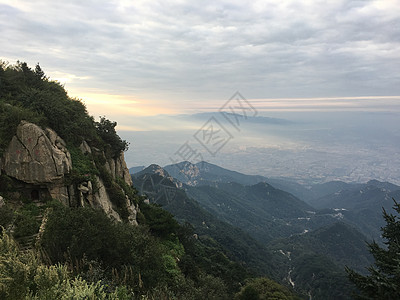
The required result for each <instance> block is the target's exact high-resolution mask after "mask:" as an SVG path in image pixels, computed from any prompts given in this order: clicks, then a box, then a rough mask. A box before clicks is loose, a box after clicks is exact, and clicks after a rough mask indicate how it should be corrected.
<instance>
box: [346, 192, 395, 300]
mask: <svg viewBox="0 0 400 300" xmlns="http://www.w3.org/2000/svg"><path fill="white" fill-rule="evenodd" d="M393 201H394V200H393ZM393 208H394V210H395V212H396V215H393V214H391V213H390V214H389V213H387V212H386V211H385V210H384V209H383V218H384V219H385V221H386V225H385V226H384V227H382V228H381V231H382V237H383V238H384V239H385V242H384V244H385V247H381V246H380V245H379V244H377V243H376V242H372V243H368V247H369V251H370V252H371V254H372V255H373V256H374V259H375V264H374V265H373V266H370V267H369V268H368V272H369V274H368V275H366V276H364V275H361V274H359V273H357V272H355V271H354V270H352V269H350V268H346V271H347V273H348V275H349V278H350V280H351V281H352V282H353V283H354V284H355V286H356V287H357V289H358V291H359V293H355V294H354V298H356V299H388V300H391V299H393V300H394V299H400V205H399V204H398V203H397V202H396V201H394V207H393Z"/></svg>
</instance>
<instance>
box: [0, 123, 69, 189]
mask: <svg viewBox="0 0 400 300" xmlns="http://www.w3.org/2000/svg"><path fill="white" fill-rule="evenodd" d="M2 169H3V170H4V172H5V173H6V174H7V175H8V176H11V177H14V178H16V179H18V180H21V181H23V182H27V183H34V184H40V183H52V182H55V181H57V180H59V179H62V178H63V177H64V175H65V174H67V173H69V172H70V171H71V170H72V161H71V155H70V153H69V152H68V150H67V148H66V145H65V142H64V141H63V140H62V139H61V138H60V137H59V136H58V135H57V134H56V133H55V132H54V131H53V130H51V129H46V130H42V129H41V128H40V127H39V126H37V125H35V124H32V123H28V122H25V121H22V122H21V124H20V125H19V126H18V128H17V133H16V135H15V136H14V137H13V138H12V140H11V142H10V144H9V146H8V149H7V151H6V152H5V154H4V156H3V163H2Z"/></svg>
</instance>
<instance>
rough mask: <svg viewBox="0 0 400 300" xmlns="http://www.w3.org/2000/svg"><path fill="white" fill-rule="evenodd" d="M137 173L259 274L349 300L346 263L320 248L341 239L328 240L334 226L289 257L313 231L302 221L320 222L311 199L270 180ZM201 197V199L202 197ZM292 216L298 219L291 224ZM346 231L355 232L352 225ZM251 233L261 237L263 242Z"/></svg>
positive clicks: (180, 214)
mask: <svg viewBox="0 0 400 300" xmlns="http://www.w3.org/2000/svg"><path fill="white" fill-rule="evenodd" d="M217 170H218V168H217ZM225 174H226V173H225ZM132 177H133V182H134V184H135V185H136V186H137V187H138V189H139V190H140V191H142V192H144V193H145V194H146V195H148V196H149V198H150V202H155V203H157V204H160V205H162V207H163V208H165V209H166V210H168V211H170V212H171V213H173V214H174V215H175V218H176V219H177V220H179V221H180V222H181V223H184V222H190V223H191V224H193V226H194V232H195V233H196V234H197V235H198V238H199V239H200V240H202V239H205V238H207V237H209V238H211V239H212V240H215V241H217V242H219V243H220V244H221V245H222V246H223V249H224V250H225V251H227V253H229V255H230V257H232V258H234V259H235V260H236V261H242V262H244V263H245V264H246V265H247V266H249V267H251V268H252V269H253V270H257V272H259V274H268V275H269V276H272V277H273V278H275V279H276V280H280V281H284V282H286V283H287V284H288V285H291V283H293V284H294V288H295V289H296V290H297V291H298V292H300V293H308V294H309V295H312V297H313V298H314V299H349V296H347V295H346V294H349V293H350V284H349V282H348V280H347V278H346V274H345V273H344V271H343V267H342V266H341V265H338V264H337V263H336V262H335V261H333V260H332V259H331V258H330V257H329V256H327V253H325V252H323V251H320V249H325V248H329V247H331V246H332V245H334V243H335V240H333V241H332V242H329V239H328V241H324V238H325V239H327V236H328V235H334V233H330V232H329V230H328V229H326V230H325V232H326V234H325V233H324V231H321V232H317V231H316V233H315V235H314V233H313V235H312V237H313V239H312V240H311V238H310V240H307V242H309V243H311V241H312V243H314V244H315V248H316V249H318V251H310V249H308V248H307V250H304V251H303V248H306V247H305V246H303V247H302V248H300V247H299V249H298V251H297V252H296V253H295V255H294V256H293V259H294V258H295V260H293V262H294V264H292V263H291V262H292V260H291V259H292V258H290V260H289V259H288V256H287V255H288V252H290V245H291V244H290V243H291V241H292V239H293V244H296V238H297V237H303V236H307V235H308V234H304V235H303V234H302V233H304V232H306V231H307V230H304V229H303V228H304V227H301V226H300V225H304V224H313V222H314V221H310V220H311V218H312V217H313V216H314V218H315V215H316V213H315V214H314V213H313V212H312V211H308V210H309V209H312V208H311V207H310V206H309V205H308V204H306V203H304V202H303V201H301V200H299V199H297V198H296V197H294V196H293V195H291V194H289V193H286V192H284V191H281V190H279V189H275V188H274V187H272V186H271V185H269V184H267V183H265V182H260V183H257V184H255V185H250V186H244V185H241V184H239V183H235V182H230V183H224V182H221V181H219V182H215V181H214V182H213V186H207V185H201V186H190V185H186V184H182V183H181V182H179V181H177V180H176V179H175V178H173V177H172V176H170V174H169V173H168V172H167V171H166V170H164V169H163V168H161V167H160V166H157V165H150V166H149V167H148V168H145V169H144V170H142V171H141V172H139V173H137V174H134V175H133V176H132ZM209 182H210V181H209ZM195 199H196V200H198V199H201V202H200V201H199V202H197V201H195ZM335 215H336V214H335V211H332V214H326V215H321V216H319V217H320V218H322V219H324V220H329V222H326V223H324V222H321V223H320V224H319V226H322V225H324V224H328V225H329V224H330V225H332V222H336V221H337V219H336V218H335ZM316 219H317V218H316ZM288 220H291V222H292V224H289V225H288ZM228 223H229V224H228ZM317 223H318V222H316V221H315V228H317V227H318V226H317ZM299 224H300V225H299ZM236 226H238V227H239V226H240V227H241V228H242V229H243V230H240V229H238V228H237V227H236ZM297 226H298V227H297ZM288 228H290V229H288ZM293 228H297V230H298V231H297V232H296V234H295V233H293V232H291V231H292V230H293ZM307 228H309V227H307ZM344 228H347V227H346V226H344ZM309 230H310V233H309V234H311V229H309ZM245 231H246V232H247V233H246V232H245ZM332 232H334V230H332ZM341 232H342V234H343V235H346V236H351V234H348V233H347V232H346V229H343V230H342V231H341ZM249 235H251V236H255V237H257V236H258V240H259V241H261V242H262V243H263V244H260V243H259V242H257V241H255V240H254V239H253V238H251V237H250V236H249ZM282 237H286V239H282ZM310 237H311V235H310ZM277 238H278V239H277ZM279 238H280V239H279ZM319 239H321V241H320V240H319ZM357 241H358V239H357ZM267 242H269V243H267ZM275 242H276V244H275ZM346 242H347V243H349V244H350V245H352V243H351V239H346ZM302 243H303V242H302ZM302 243H300V242H297V245H301V244H302ZM303 244H306V243H305V242H304V243H303ZM319 244H321V245H319ZM309 245H310V244H307V247H308V246H309ZM363 246H364V245H363ZM277 247H280V248H279V249H278V248H277ZM351 247H352V246H351ZM351 247H349V248H350V249H352V248H351ZM355 247H356V246H355ZM279 250H281V251H279ZM283 251H286V252H283ZM327 252H329V251H327ZM282 253H284V254H285V255H283V254H282ZM329 253H330V252H329ZM357 254H358V252H355V255H357ZM342 255H346V253H343V252H338V257H340V259H341V260H343V261H344V260H345V257H342ZM352 258H353V256H352V257H351V258H350V260H351V259H352ZM339 262H340V261H339ZM357 262H358V261H356V262H355V263H354V262H352V261H351V264H350V265H352V266H354V265H356V264H357ZM301 270H304V272H300V271H301ZM289 272H290V274H289V276H288V273H289ZM290 276H292V277H290ZM288 278H289V279H290V280H289V279H288ZM332 280H333V281H334V282H336V286H335V287H333V286H332V285H331V282H332ZM292 286H293V285H292Z"/></svg>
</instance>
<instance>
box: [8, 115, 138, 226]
mask: <svg viewBox="0 0 400 300" xmlns="http://www.w3.org/2000/svg"><path fill="white" fill-rule="evenodd" d="M79 148H80V150H81V151H82V153H84V154H85V153H92V152H93V151H95V152H98V153H99V152H100V153H102V155H103V156H104V158H105V155H104V153H103V152H102V151H101V150H99V149H95V148H93V149H91V148H90V146H89V144H88V143H87V142H86V141H83V142H82V144H81V146H80V147H79ZM93 164H95V163H94V161H93ZM72 168H73V165H72V160H71V154H70V153H69V151H68V150H67V148H66V144H65V142H64V141H63V140H62V139H61V138H60V137H59V136H58V135H57V133H56V132H54V131H53V130H52V129H50V128H46V129H42V128H40V127H39V126H37V125H35V124H32V123H28V122H25V121H22V122H21V123H20V125H19V126H18V128H17V133H16V135H15V136H14V137H13V138H12V140H11V142H10V144H9V146H8V148H7V150H6V152H5V153H4V155H3V157H2V159H0V171H1V173H3V172H4V173H5V174H7V175H8V176H10V177H13V178H15V179H18V180H19V181H20V183H19V185H20V189H21V191H23V190H28V191H34V190H35V192H34V194H35V195H37V196H36V197H38V198H39V194H40V193H39V191H38V190H39V189H40V190H44V191H46V193H47V194H48V195H49V197H51V198H53V199H57V200H59V201H60V202H62V203H63V204H64V205H66V206H86V205H89V206H91V207H93V208H96V209H101V210H103V211H104V212H105V213H106V214H107V215H108V216H109V217H110V218H112V219H114V220H116V221H121V217H120V216H119V214H118V213H117V211H116V209H115V207H114V206H113V204H112V202H111V199H110V196H109V194H108V193H107V190H106V188H105V186H104V183H103V181H102V179H101V178H100V177H98V176H95V178H94V181H93V182H91V181H82V182H80V183H79V184H67V183H66V181H65V178H64V177H65V175H67V174H68V173H70V172H71V170H72ZM105 168H106V169H107V171H108V172H109V173H110V174H111V176H112V177H113V178H114V179H116V178H117V177H118V178H122V179H123V180H124V181H125V182H126V183H127V184H128V185H130V186H131V185H132V179H131V176H130V174H129V170H128V168H127V166H126V163H125V159H124V154H123V152H121V155H120V156H119V157H117V158H114V159H112V158H110V159H107V160H106V164H105ZM19 194H20V193H19ZM1 200H2V199H0V205H1V204H2V201H1ZM126 206H127V209H128V212H129V217H128V221H129V222H130V223H131V224H137V222H136V213H137V211H136V207H135V205H134V204H132V201H131V200H130V199H129V198H128V197H127V201H126Z"/></svg>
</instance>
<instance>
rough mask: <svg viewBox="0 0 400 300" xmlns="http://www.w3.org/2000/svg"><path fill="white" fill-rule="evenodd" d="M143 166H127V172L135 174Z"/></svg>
mask: <svg viewBox="0 0 400 300" xmlns="http://www.w3.org/2000/svg"><path fill="white" fill-rule="evenodd" d="M144 168H145V166H136V167H132V168H129V174H135V173H137V172H140V171H142V170H143V169H144Z"/></svg>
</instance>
